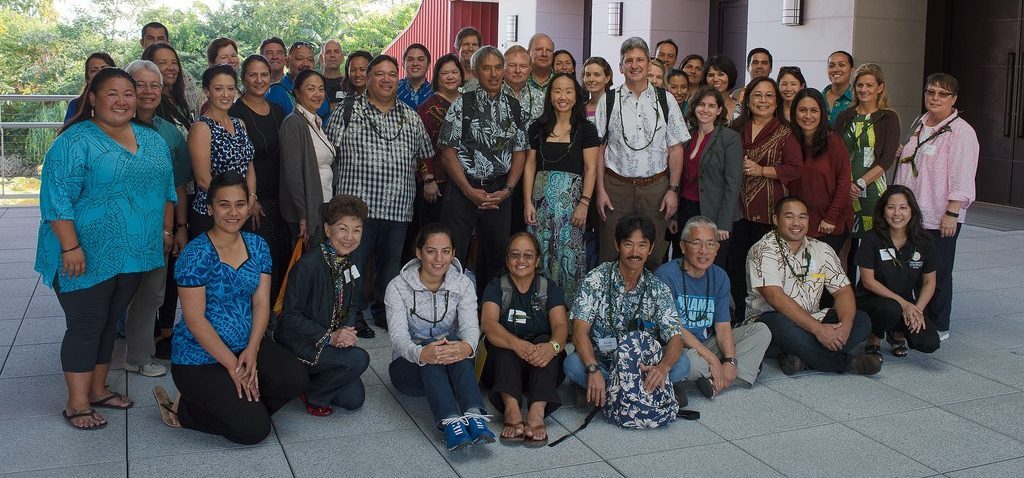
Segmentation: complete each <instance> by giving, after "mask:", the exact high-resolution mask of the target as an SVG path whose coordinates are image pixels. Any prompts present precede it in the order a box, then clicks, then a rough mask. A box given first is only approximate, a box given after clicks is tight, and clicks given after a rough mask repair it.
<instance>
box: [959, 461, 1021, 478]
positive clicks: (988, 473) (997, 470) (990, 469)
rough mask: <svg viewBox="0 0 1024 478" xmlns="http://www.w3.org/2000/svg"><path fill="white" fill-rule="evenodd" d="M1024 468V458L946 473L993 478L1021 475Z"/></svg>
mask: <svg viewBox="0 0 1024 478" xmlns="http://www.w3.org/2000/svg"><path fill="white" fill-rule="evenodd" d="M1022 469H1024V458H1016V459H1013V460H1006V461H1000V462H998V463H991V464H988V465H982V466H978V467H975V468H968V469H966V470H960V471H953V472H950V473H946V476H948V477H949V478H991V477H993V476H1020V470H1022Z"/></svg>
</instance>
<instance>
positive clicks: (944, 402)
mask: <svg viewBox="0 0 1024 478" xmlns="http://www.w3.org/2000/svg"><path fill="white" fill-rule="evenodd" d="M38 223H39V218H38V210H37V209H35V208H11V209H6V210H5V209H0V473H12V474H14V475H15V476H39V477H54V476H97V477H115V476H125V475H131V476H155V477H169V476H247V477H249V476H270V477H287V476H303V477H305V476H327V475H336V476H345V477H362V476H386V477H398V476H426V477H439V476H456V475H458V476H466V477H474V478H476V477H484V476H505V475H515V474H529V475H530V476H531V477H538V476H541V477H542V476H587V477H593V478H596V477H605V476H620V475H624V476H645V477H646V476H694V475H699V476H744V477H747V476H755V477H767V476H794V477H796V476H807V477H822V476H830V477H831V476H867V477H878V476H895V477H921V476H936V475H938V476H941V475H942V474H944V475H946V476H956V477H967V476H978V477H981V476H1020V474H1021V471H1020V470H1021V469H1024V413H1021V411H1022V410H1024V392H1022V390H1024V314H1022V313H1021V310H1022V307H1024V282H1022V281H1021V278H1022V277H1024V254H1022V253H1021V252H1020V251H1021V249H1024V232H998V231H993V230H989V229H982V228H978V227H965V228H964V230H963V233H962V236H961V239H960V242H959V253H958V257H957V272H956V287H957V296H956V299H955V302H954V312H955V316H954V320H953V330H952V333H953V337H952V339H950V340H949V341H947V342H944V343H943V345H942V348H941V349H940V350H939V351H937V352H936V353H934V354H932V355H930V356H926V355H923V354H918V353H916V352H913V351H912V352H911V353H910V356H909V357H908V358H906V359H896V358H894V357H892V356H891V355H889V354H888V353H887V352H886V354H885V355H886V357H885V365H884V366H883V367H882V372H881V373H879V374H878V375H877V376H875V377H871V378H866V377H859V376H843V375H832V374H820V373H803V374H800V375H797V376H793V377H786V376H784V375H783V374H782V373H781V372H780V371H779V369H778V366H777V364H776V363H774V361H768V362H766V363H765V367H764V371H763V373H762V374H761V376H760V378H759V379H758V382H757V384H756V385H755V386H754V387H753V388H752V389H750V390H747V389H736V390H730V391H729V392H727V393H725V394H724V395H723V396H721V397H719V398H717V399H715V400H714V401H708V400H705V399H703V397H699V396H698V394H696V393H695V392H694V393H691V394H690V396H691V400H690V401H691V403H690V408H694V409H696V410H699V411H700V412H701V414H702V417H701V419H700V420H699V421H696V422H685V421H680V422H677V423H674V424H672V425H671V426H670V427H668V428H666V429H661V430H652V431H643V432H638V431H626V430H619V429H616V428H615V427H613V426H611V425H609V424H607V423H604V422H602V421H600V420H596V421H595V422H594V423H593V424H592V425H591V426H590V427H589V428H588V429H587V430H585V431H583V432H582V433H580V434H579V435H578V437H577V438H571V439H569V440H567V441H566V442H564V443H562V444H561V445H559V446H557V447H555V448H543V449H523V448H513V447H507V446H503V445H501V444H497V443H496V444H493V445H489V446H485V447H478V448H471V449H469V450H467V451H464V452H460V453H454V454H449V453H447V452H446V451H444V448H443V443H442V442H441V439H440V436H439V434H438V433H436V432H435V431H434V430H432V427H431V425H430V423H429V422H430V418H429V410H428V408H427V403H426V401H425V400H424V399H415V398H410V397H406V396H403V395H401V394H399V393H398V392H397V391H395V389H394V388H393V387H392V386H391V385H390V380H389V379H388V368H387V364H388V362H389V360H390V358H391V350H390V347H389V343H388V341H387V337H386V334H384V333H379V334H378V337H377V338H376V339H374V340H364V341H362V342H361V344H362V346H363V347H366V348H367V349H368V350H369V352H370V356H371V358H372V360H371V369H370V370H367V372H366V374H365V375H364V376H363V379H364V381H365V382H366V384H367V387H366V392H367V399H366V405H365V407H364V408H363V409H362V410H360V411H357V412H351V413H346V412H335V413H334V415H332V416H330V417H327V418H316V417H312V416H310V415H307V414H306V413H305V411H304V410H303V408H302V407H301V406H300V405H299V403H298V402H297V401H296V402H293V403H291V404H289V405H288V406H287V407H286V408H285V409H283V410H282V411H281V412H279V413H278V414H277V415H275V416H274V432H273V433H272V434H271V435H270V437H269V438H267V440H265V441H264V442H263V443H261V444H259V445H255V446H249V447H240V446H237V445H234V444H232V443H230V442H228V441H227V440H224V439H221V438H218V437H212V436H208V435H204V434H201V433H197V432H193V431H188V430H172V429H170V428H167V427H165V426H164V425H163V424H162V422H161V421H160V418H159V414H158V413H157V410H156V405H155V404H154V402H153V400H152V398H151V395H150V389H151V388H152V387H153V386H154V385H156V384H164V385H170V384H171V380H170V378H169V377H162V378H157V379H150V378H144V377H139V376H138V375H134V374H127V373H125V372H124V371H123V370H122V369H121V367H120V366H119V363H120V359H119V358H118V352H123V345H122V344H120V341H119V347H118V349H117V351H115V360H114V368H115V369H117V370H114V371H112V372H111V374H110V385H111V387H112V388H113V389H114V390H117V391H120V392H127V393H128V394H129V395H130V396H132V397H134V398H135V399H136V400H138V404H137V405H136V407H135V408H134V409H132V410H129V411H127V412H105V414H106V416H107V417H108V419H109V420H110V426H108V427H107V428H106V429H104V430H101V431H97V432H82V431H76V430H72V429H71V428H69V427H68V425H67V424H65V423H64V420H63V419H62V418H61V416H60V411H61V409H62V407H63V406H64V400H65V387H64V381H63V378H62V376H61V373H60V371H61V369H60V360H59V350H60V340H61V337H62V334H63V331H64V321H63V314H62V313H61V309H60V306H59V305H58V304H57V301H56V299H55V297H54V295H53V292H52V291H51V290H49V289H48V288H46V287H45V286H43V285H42V284H41V283H39V280H38V274H36V273H35V272H33V271H32V261H33V258H34V254H35V244H36V242H35V241H36V239H35V238H36V230H37V228H38ZM169 388H170V387H169ZM562 391H563V392H564V393H563V396H565V397H566V400H567V401H569V402H570V403H571V401H572V400H573V399H572V398H569V397H571V396H572V394H571V393H569V391H568V387H566V386H563V390H562ZM583 415H584V410H583V409H576V408H573V407H571V406H565V407H563V408H562V409H561V410H559V411H558V412H556V413H555V414H554V420H553V421H550V422H549V431H550V433H551V435H552V436H553V437H559V436H561V435H563V434H564V433H566V429H567V428H569V429H575V427H577V426H578V425H579V424H580V423H581V422H582V419H583ZM499 422H500V417H499V419H496V420H495V422H492V423H491V427H492V429H493V430H495V432H497V431H498V430H499V428H500V427H499V425H498V423H499Z"/></svg>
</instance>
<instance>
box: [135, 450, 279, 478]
mask: <svg viewBox="0 0 1024 478" xmlns="http://www.w3.org/2000/svg"><path fill="white" fill-rule="evenodd" d="M128 471H129V474H130V475H131V476H133V477H155V478H167V477H169V476H245V477H273V478H277V477H282V476H291V470H290V469H289V468H288V460H287V458H285V456H284V453H283V451H282V450H281V446H280V445H278V444H277V443H274V444H273V445H270V446H256V447H245V448H235V449H228V450H214V451H204V452H202V453H191V454H184V455H171V456H156V457H142V458H134V459H131V460H129V461H128Z"/></svg>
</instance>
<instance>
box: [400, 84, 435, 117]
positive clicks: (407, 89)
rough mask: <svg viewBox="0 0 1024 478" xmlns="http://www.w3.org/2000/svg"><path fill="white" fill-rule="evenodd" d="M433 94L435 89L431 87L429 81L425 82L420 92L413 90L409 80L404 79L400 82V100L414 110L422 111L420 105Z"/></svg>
mask: <svg viewBox="0 0 1024 478" xmlns="http://www.w3.org/2000/svg"><path fill="white" fill-rule="evenodd" d="M433 94H434V89H433V88H431V87H430V82H429V81H427V80H423V84H422V85H420V89H419V90H413V89H412V85H411V84H410V83H409V78H402V79H401V80H399V81H398V99H399V100H401V101H402V103H405V104H407V105H409V107H410V108H412V109H414V110H418V109H420V105H422V104H423V102H424V101H427V98H430V96H431V95H433Z"/></svg>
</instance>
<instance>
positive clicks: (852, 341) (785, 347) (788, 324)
mask: <svg viewBox="0 0 1024 478" xmlns="http://www.w3.org/2000/svg"><path fill="white" fill-rule="evenodd" d="M758 320H759V321H761V322H764V324H765V325H767V326H768V329H769V330H771V331H772V343H771V345H769V346H768V350H767V351H766V352H765V354H764V356H765V357H778V356H779V354H781V353H787V354H792V355H796V356H797V357H800V359H801V360H803V361H804V362H805V363H807V366H808V367H811V368H813V369H815V370H820V371H822V372H835V373H843V372H844V371H846V366H847V364H848V363H849V362H850V358H851V356H852V354H853V350H854V349H855V348H856V347H857V345H859V344H860V343H861V342H863V341H864V340H865V339H867V337H868V334H870V333H871V319H870V318H868V316H867V314H865V313H864V311H860V310H858V311H857V314H856V315H855V316H854V320H853V325H852V327H851V328H850V335H849V337H847V340H846V345H845V346H844V347H843V348H842V349H840V350H837V351H832V350H829V349H827V348H825V346H824V345H821V342H818V339H817V338H816V337H815V336H814V334H812V333H810V332H808V331H806V330H804V329H803V328H801V327H800V326H799V325H797V323H796V322H793V320H792V319H790V318H789V317H787V316H785V315H784V314H782V313H779V312H766V313H764V314H761V318H760V319H758ZM821 323H823V324H838V323H839V315H838V314H837V313H836V310H835V309H832V310H829V311H828V313H827V314H826V315H825V318H824V320H822V321H821Z"/></svg>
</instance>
